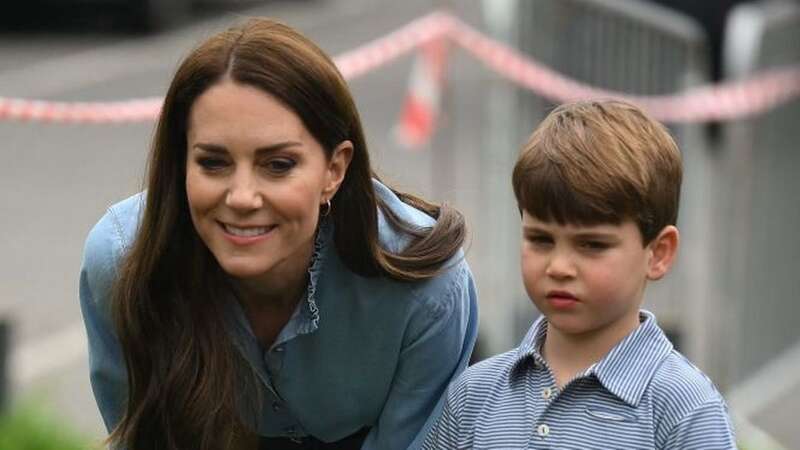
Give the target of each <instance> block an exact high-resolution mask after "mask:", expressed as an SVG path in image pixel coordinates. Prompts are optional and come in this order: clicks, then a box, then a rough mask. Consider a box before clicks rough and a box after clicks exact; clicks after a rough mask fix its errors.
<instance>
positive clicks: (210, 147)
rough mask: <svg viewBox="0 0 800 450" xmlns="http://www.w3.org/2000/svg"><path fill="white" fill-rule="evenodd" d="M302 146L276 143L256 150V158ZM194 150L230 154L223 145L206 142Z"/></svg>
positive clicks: (284, 142) (297, 143)
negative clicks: (264, 154)
mask: <svg viewBox="0 0 800 450" xmlns="http://www.w3.org/2000/svg"><path fill="white" fill-rule="evenodd" d="M301 145H303V144H301V143H300V142H297V141H283V142H278V143H275V144H270V145H267V146H264V147H259V148H257V149H256V156H260V155H262V154H263V153H271V152H275V151H278V150H283V149H285V148H288V147H297V146H301ZM193 148H198V149H200V150H203V151H206V152H208V153H216V154H227V153H228V149H227V148H225V146H223V145H217V144H209V143H205V142H197V143H195V144H194V145H193Z"/></svg>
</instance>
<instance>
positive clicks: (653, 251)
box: [647, 225, 680, 280]
mask: <svg viewBox="0 0 800 450" xmlns="http://www.w3.org/2000/svg"><path fill="white" fill-rule="evenodd" d="M679 241H680V233H678V229H677V228H676V227H675V226H674V225H667V226H666V227H664V229H663V230H661V232H660V233H658V236H656V237H655V238H654V239H653V240H652V241H651V242H650V243H649V244H648V245H647V246H648V248H649V249H650V261H649V263H648V268H647V279H648V280H659V279H661V278H662V277H663V276H664V275H666V274H667V272H669V269H670V267H672V263H673V262H674V261H675V256H677V254H678V242H679Z"/></svg>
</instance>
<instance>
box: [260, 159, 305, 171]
mask: <svg viewBox="0 0 800 450" xmlns="http://www.w3.org/2000/svg"><path fill="white" fill-rule="evenodd" d="M296 165H297V162H296V161H294V160H293V159H288V158H276V159H271V160H269V161H267V162H266V163H264V167H265V168H266V169H267V170H269V171H270V172H272V173H276V174H283V173H286V172H288V171H290V170H292V169H293V168H294V166H296Z"/></svg>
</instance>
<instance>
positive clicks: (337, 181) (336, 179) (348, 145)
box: [322, 141, 353, 201]
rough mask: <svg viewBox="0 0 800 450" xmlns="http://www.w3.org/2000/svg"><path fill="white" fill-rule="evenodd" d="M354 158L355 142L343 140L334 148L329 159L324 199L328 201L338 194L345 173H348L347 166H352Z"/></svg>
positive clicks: (323, 193) (323, 192)
mask: <svg viewBox="0 0 800 450" xmlns="http://www.w3.org/2000/svg"><path fill="white" fill-rule="evenodd" d="M352 159H353V143H352V142H350V141H342V142H341V143H340V144H339V145H337V146H336V148H334V149H333V153H332V154H331V157H330V160H329V161H328V171H327V180H326V182H325V188H324V189H323V191H322V198H323V201H328V200H330V199H332V198H333V196H334V195H336V191H338V190H339V186H341V185H342V181H344V177H345V175H347V168H348V167H350V161H351V160H352Z"/></svg>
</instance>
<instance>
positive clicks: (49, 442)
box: [0, 406, 92, 450]
mask: <svg viewBox="0 0 800 450" xmlns="http://www.w3.org/2000/svg"><path fill="white" fill-rule="evenodd" d="M91 448H92V446H90V444H89V442H88V440H87V439H85V438H83V437H81V436H80V434H78V433H77V432H75V431H74V430H71V429H69V428H68V427H66V426H64V425H63V424H60V423H58V422H57V421H56V420H54V419H52V418H51V417H50V416H49V415H48V414H46V413H45V412H44V411H43V410H41V409H37V408H35V407H33V406H20V407H16V408H14V409H12V410H11V411H8V412H6V413H5V414H3V415H2V416H0V450H90V449H91Z"/></svg>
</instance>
